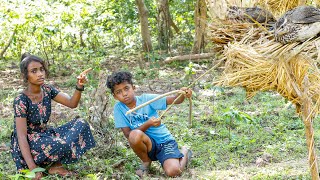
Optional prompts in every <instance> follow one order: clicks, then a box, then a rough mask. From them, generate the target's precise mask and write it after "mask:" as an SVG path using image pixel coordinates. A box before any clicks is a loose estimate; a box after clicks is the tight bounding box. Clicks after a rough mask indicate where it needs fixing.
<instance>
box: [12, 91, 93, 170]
mask: <svg viewBox="0 0 320 180" xmlns="http://www.w3.org/2000/svg"><path fill="white" fill-rule="evenodd" d="M41 88H42V90H43V92H44V94H43V100H42V101H41V102H39V103H33V102H32V101H31V99H29V97H28V96H27V95H25V94H23V93H21V94H19V95H18V97H16V98H15V99H14V103H13V109H14V118H15V121H14V131H13V133H12V137H11V153H12V158H13V160H14V162H15V163H16V167H17V170H22V169H28V166H27V164H26V162H25V160H24V159H23V157H22V154H21V150H20V147H19V143H18V138H17V130H16V118H26V119H27V134H28V135H27V140H28V142H29V146H30V152H31V155H32V157H33V159H34V162H35V163H36V164H37V165H38V166H42V167H45V166H47V165H49V164H52V163H54V162H61V163H63V164H69V163H74V162H76V161H78V160H79V158H80V156H81V155H82V154H84V153H85V152H86V151H87V150H89V149H91V148H93V147H94V146H95V141H94V139H93V136H92V133H91V131H90V126H89V124H88V123H87V122H86V121H84V120H82V119H80V118H75V119H73V120H72V121H70V122H68V123H66V124H65V125H62V126H60V127H58V128H53V127H50V126H48V125H47V123H48V121H49V118H50V115H51V99H53V98H54V97H56V95H57V94H58V93H59V91H58V90H57V89H55V88H54V87H52V86H51V85H43V86H42V87H41Z"/></svg>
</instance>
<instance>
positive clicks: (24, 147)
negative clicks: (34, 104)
mask: <svg viewBox="0 0 320 180" xmlns="http://www.w3.org/2000/svg"><path fill="white" fill-rule="evenodd" d="M15 120H16V128H17V137H18V144H19V147H20V150H21V153H22V157H23V159H24V160H25V161H26V163H27V165H28V168H29V169H30V170H32V169H34V168H36V167H37V165H36V163H35V162H34V160H33V157H32V155H31V151H30V146H29V143H28V140H27V139H28V135H27V119H26V118H16V119H15Z"/></svg>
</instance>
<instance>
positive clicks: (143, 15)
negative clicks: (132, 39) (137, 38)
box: [136, 0, 152, 52]
mask: <svg viewBox="0 0 320 180" xmlns="http://www.w3.org/2000/svg"><path fill="white" fill-rule="evenodd" d="M136 4H137V6H138V11H139V18H140V26H141V36H142V41H143V43H142V47H143V50H144V51H145V52H150V51H152V44H151V37H150V31H149V23H148V9H147V7H146V5H145V4H144V0H136Z"/></svg>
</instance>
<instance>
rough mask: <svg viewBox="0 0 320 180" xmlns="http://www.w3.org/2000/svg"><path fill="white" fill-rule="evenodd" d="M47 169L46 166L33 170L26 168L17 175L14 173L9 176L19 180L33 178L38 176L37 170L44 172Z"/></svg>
mask: <svg viewBox="0 0 320 180" xmlns="http://www.w3.org/2000/svg"><path fill="white" fill-rule="evenodd" d="M44 171H46V170H45V169H44V168H39V167H38V168H35V169H33V170H32V171H30V170H29V169H24V170H22V171H21V174H16V175H12V176H9V177H10V178H11V179H14V180H19V179H21V178H22V179H33V178H35V177H36V173H37V172H44Z"/></svg>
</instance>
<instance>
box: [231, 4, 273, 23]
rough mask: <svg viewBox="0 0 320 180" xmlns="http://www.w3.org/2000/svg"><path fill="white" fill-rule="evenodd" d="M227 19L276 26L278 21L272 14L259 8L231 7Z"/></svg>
mask: <svg viewBox="0 0 320 180" xmlns="http://www.w3.org/2000/svg"><path fill="white" fill-rule="evenodd" d="M226 17H227V19H231V20H240V21H246V22H251V23H252V22H254V21H257V22H259V23H267V24H274V23H275V22H276V19H275V18H274V16H273V15H272V14H271V12H269V11H267V10H265V9H262V8H259V7H237V6H230V7H229V8H228V10H227V16H226Z"/></svg>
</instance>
